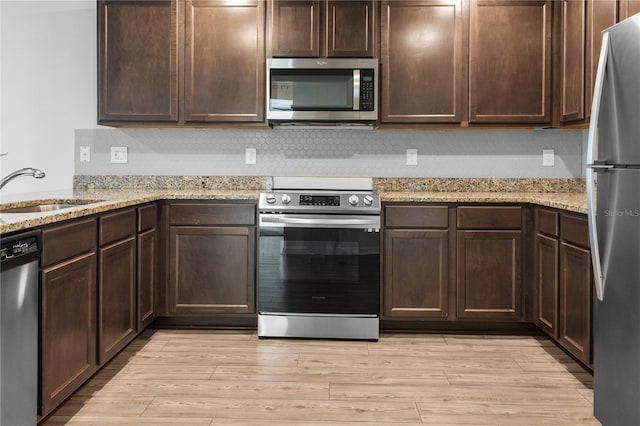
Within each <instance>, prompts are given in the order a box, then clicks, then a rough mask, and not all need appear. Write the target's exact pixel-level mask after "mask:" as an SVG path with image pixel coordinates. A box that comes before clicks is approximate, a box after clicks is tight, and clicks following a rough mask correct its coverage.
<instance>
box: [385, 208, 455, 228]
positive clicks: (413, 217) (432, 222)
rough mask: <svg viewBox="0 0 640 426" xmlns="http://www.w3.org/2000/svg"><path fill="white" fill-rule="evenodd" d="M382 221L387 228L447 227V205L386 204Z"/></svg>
mask: <svg viewBox="0 0 640 426" xmlns="http://www.w3.org/2000/svg"><path fill="white" fill-rule="evenodd" d="M384 214H385V219H384V223H385V225H386V226H387V227H389V228H447V227H448V226H449V207H447V206H387V207H386V208H385V210H384Z"/></svg>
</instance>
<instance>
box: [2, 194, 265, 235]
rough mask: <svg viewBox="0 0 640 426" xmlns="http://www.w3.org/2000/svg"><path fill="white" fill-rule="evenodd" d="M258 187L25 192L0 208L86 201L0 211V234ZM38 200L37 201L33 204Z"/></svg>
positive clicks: (223, 196) (247, 197) (234, 197)
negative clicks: (50, 207) (24, 210)
mask: <svg viewBox="0 0 640 426" xmlns="http://www.w3.org/2000/svg"><path fill="white" fill-rule="evenodd" d="M259 194H260V191H258V190H230V189H218V190H216V189H183V190H181V189H155V190H136V189H122V190H114V189H90V190H87V189H75V190H67V191H55V192H49V193H38V194H25V196H23V197H21V198H23V200H19V199H14V200H12V201H10V202H5V203H2V204H0V208H8V207H21V206H27V205H33V204H38V203H64V202H71V203H77V202H87V203H86V204H79V205H78V206H74V207H71V208H65V209H62V210H54V211H50V212H42V213H1V212H0V234H5V233H9V232H15V231H20V230H23V229H28V228H37V227H39V226H42V225H47V224H51V223H55V222H60V221H63V220H67V219H74V218H78V217H82V216H89V215H92V214H96V213H102V212H106V211H109V210H114V209H118V208H122V207H128V206H134V205H137V204H142V203H146V202H151V201H158V200H192V199H210V200H212V199H215V200H257V199H258V198H259ZM33 200H37V201H38V203H34V202H33Z"/></svg>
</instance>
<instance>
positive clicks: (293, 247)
mask: <svg viewBox="0 0 640 426" xmlns="http://www.w3.org/2000/svg"><path fill="white" fill-rule="evenodd" d="M258 208H259V217H260V226H259V231H260V237H259V263H258V336H259V337H304V338H334V339H365V340H377V339H378V328H379V311H380V198H379V197H378V196H377V195H376V194H375V193H374V191H373V190H372V185H371V179H364V178H363V179H360V178H358V179H339V178H274V190H273V192H268V193H262V194H260V202H259V205H258Z"/></svg>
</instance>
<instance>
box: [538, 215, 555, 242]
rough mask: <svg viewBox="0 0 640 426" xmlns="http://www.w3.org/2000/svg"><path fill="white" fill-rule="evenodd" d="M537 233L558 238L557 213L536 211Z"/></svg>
mask: <svg viewBox="0 0 640 426" xmlns="http://www.w3.org/2000/svg"><path fill="white" fill-rule="evenodd" d="M536 229H537V232H539V233H542V234H546V235H549V236H550V237H558V236H559V232H558V212H555V211H553V210H546V209H536Z"/></svg>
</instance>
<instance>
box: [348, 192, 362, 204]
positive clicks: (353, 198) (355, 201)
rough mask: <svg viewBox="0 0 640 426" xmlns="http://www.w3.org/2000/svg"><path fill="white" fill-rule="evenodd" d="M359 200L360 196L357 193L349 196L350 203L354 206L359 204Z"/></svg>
mask: <svg viewBox="0 0 640 426" xmlns="http://www.w3.org/2000/svg"><path fill="white" fill-rule="evenodd" d="M358 202H360V198H358V196H357V195H355V194H354V195H352V196H350V197H349V204H351V205H352V206H357V205H358Z"/></svg>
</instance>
